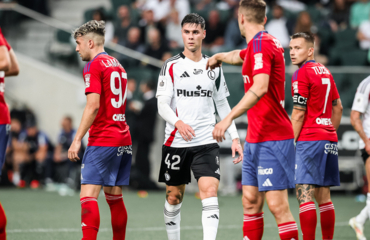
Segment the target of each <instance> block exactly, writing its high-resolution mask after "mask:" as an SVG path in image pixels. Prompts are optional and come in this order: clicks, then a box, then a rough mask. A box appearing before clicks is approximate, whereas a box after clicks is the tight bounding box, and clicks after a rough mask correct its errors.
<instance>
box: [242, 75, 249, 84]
mask: <svg viewBox="0 0 370 240" xmlns="http://www.w3.org/2000/svg"><path fill="white" fill-rule="evenodd" d="M243 80H244V83H247V82H248V83H250V81H249V77H248V75H243Z"/></svg>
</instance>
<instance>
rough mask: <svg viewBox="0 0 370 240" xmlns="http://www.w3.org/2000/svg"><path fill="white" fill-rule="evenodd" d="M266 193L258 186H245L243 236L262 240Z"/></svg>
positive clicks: (251, 239)
mask: <svg viewBox="0 0 370 240" xmlns="http://www.w3.org/2000/svg"><path fill="white" fill-rule="evenodd" d="M264 201H265V193H264V192H259V191H258V187H255V186H247V185H244V186H243V197H242V203H243V210H244V225H243V236H244V237H247V239H250V240H261V239H262V235H263V212H262V209H263V203H264Z"/></svg>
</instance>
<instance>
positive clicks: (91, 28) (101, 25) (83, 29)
mask: <svg viewBox="0 0 370 240" xmlns="http://www.w3.org/2000/svg"><path fill="white" fill-rule="evenodd" d="M90 33H93V34H96V35H98V36H100V37H103V39H102V40H103V42H102V43H101V44H104V35H105V22H104V21H96V20H91V21H88V22H87V23H85V24H83V25H82V26H80V27H79V28H77V29H75V30H74V31H73V33H72V36H73V38H74V39H77V38H78V37H82V36H86V35H87V34H90ZM97 43H98V44H100V43H99V42H97Z"/></svg>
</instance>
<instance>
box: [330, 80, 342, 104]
mask: <svg viewBox="0 0 370 240" xmlns="http://www.w3.org/2000/svg"><path fill="white" fill-rule="evenodd" d="M330 79H331V94H332V95H331V96H332V98H331V99H332V100H333V101H334V100H335V99H338V98H340V96H339V92H338V89H337V85H336V84H335V81H334V78H333V76H331V77H330Z"/></svg>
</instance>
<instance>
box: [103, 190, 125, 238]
mask: <svg viewBox="0 0 370 240" xmlns="http://www.w3.org/2000/svg"><path fill="white" fill-rule="evenodd" d="M105 199H106V200H107V203H108V204H109V208H110V214H111V220H112V229H113V240H124V239H125V236H126V225H127V211H126V207H125V204H124V202H123V198H122V194H120V195H112V194H108V193H105Z"/></svg>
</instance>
